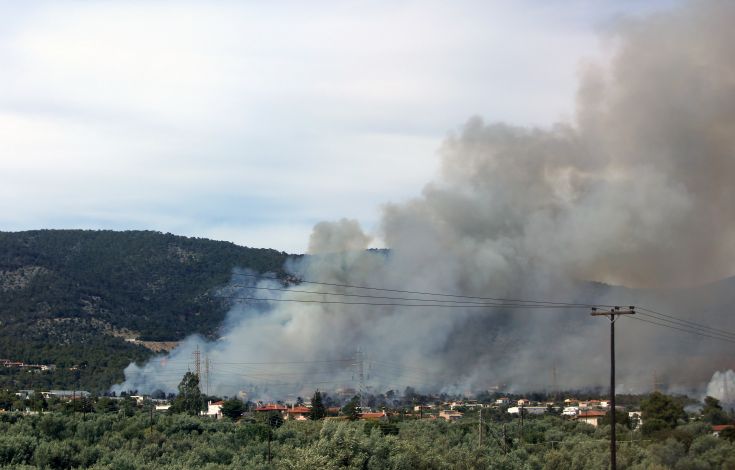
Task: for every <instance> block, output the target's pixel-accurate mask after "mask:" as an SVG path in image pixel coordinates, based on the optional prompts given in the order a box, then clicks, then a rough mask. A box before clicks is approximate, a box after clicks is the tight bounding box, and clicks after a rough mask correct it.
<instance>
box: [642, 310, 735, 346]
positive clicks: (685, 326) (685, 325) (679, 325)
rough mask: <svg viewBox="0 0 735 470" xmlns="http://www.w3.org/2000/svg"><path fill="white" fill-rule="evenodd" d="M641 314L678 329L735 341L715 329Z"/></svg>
mask: <svg viewBox="0 0 735 470" xmlns="http://www.w3.org/2000/svg"><path fill="white" fill-rule="evenodd" d="M639 313H640V315H645V316H646V317H649V318H653V319H655V320H658V321H663V322H666V323H670V324H672V325H675V326H677V327H680V328H683V329H686V330H691V331H693V332H694V331H696V332H699V333H703V334H708V335H716V336H722V337H724V338H727V339H730V340H733V341H735V336H732V335H729V334H727V333H720V332H719V331H718V330H715V329H714V328H713V329H712V330H707V329H704V328H701V327H697V326H689V325H687V324H686V323H682V322H680V321H677V320H670V319H668V318H666V317H661V316H658V315H652V314H649V313H645V312H639Z"/></svg>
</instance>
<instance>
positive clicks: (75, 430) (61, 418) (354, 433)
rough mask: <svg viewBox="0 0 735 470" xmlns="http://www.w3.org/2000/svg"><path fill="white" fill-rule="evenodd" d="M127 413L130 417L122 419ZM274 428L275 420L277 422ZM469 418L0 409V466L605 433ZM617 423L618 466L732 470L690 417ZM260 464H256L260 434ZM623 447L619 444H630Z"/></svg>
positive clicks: (553, 449)
mask: <svg viewBox="0 0 735 470" xmlns="http://www.w3.org/2000/svg"><path fill="white" fill-rule="evenodd" d="M128 415H130V416H128ZM278 424H281V423H278ZM478 430H479V428H478V421H477V417H476V416H475V415H472V414H468V415H467V416H466V417H465V418H463V419H462V420H460V421H459V422H456V423H448V422H445V421H444V420H428V419H424V420H415V419H414V420H405V421H401V420H395V421H393V422H390V423H377V422H365V421H347V420H339V419H326V420H320V421H298V422H296V421H287V422H285V423H282V425H280V426H275V427H273V428H269V426H268V425H267V423H266V422H265V421H258V420H255V421H246V420H241V421H239V422H233V421H232V420H229V419H224V420H214V419H211V418H205V417H198V416H189V415H186V414H164V415H155V416H153V418H152V419H151V416H150V415H149V414H148V413H147V412H145V411H134V412H132V414H131V413H126V412H123V410H122V405H121V409H120V410H109V411H105V410H102V409H98V410H97V412H96V413H87V414H81V413H72V412H67V413H62V412H56V413H45V414H39V415H35V416H33V415H21V414H16V413H3V414H0V465H2V466H9V467H11V468H18V469H20V468H30V467H32V466H33V467H35V466H38V467H41V468H53V469H66V468H99V469H103V468H104V469H131V470H132V469H144V468H158V469H191V468H203V469H208V470H215V469H235V468H237V469H267V468H276V469H315V468H320V469H336V468H354V469H407V470H408V469H484V468H499V469H515V468H527V469H564V470H567V469H580V470H581V469H603V468H606V466H607V465H608V441H607V439H608V434H609V428H608V427H602V428H600V429H595V428H593V427H591V426H588V425H585V424H578V423H575V422H573V421H569V420H565V419H562V418H559V417H554V416H545V417H541V418H529V419H527V420H526V421H525V423H524V428H523V439H521V435H520V428H519V427H518V426H517V423H508V424H503V423H487V422H485V423H484V427H483V440H482V442H480V440H479V439H478V437H479V436H478ZM623 431H624V428H622V427H621V429H620V436H619V439H620V440H621V442H620V450H619V452H618V463H619V466H620V468H628V469H641V470H642V469H648V468H658V469H667V468H672V469H699V468H733V466H735V445H734V444H733V443H732V442H730V441H729V440H727V439H723V438H716V437H713V436H712V435H711V433H710V430H709V426H708V425H706V424H704V423H691V424H685V425H681V426H679V427H678V428H677V434H676V435H672V436H668V437H666V438H663V439H660V440H641V437H642V436H641V435H640V434H639V433H638V432H633V431H628V430H625V431H624V432H623ZM269 434H270V437H271V439H272V442H271V444H270V448H271V455H272V466H269V465H268V462H267V459H268V438H269ZM631 440H632V441H633V442H630V441H631Z"/></svg>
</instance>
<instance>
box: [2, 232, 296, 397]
mask: <svg viewBox="0 0 735 470" xmlns="http://www.w3.org/2000/svg"><path fill="white" fill-rule="evenodd" d="M287 257H288V255H287V254H286V253H283V252H278V251H275V250H269V249H255V248H245V247H241V246H237V245H235V244H233V243H229V242H220V241H212V240H206V239H201V238H187V237H180V236H175V235H171V234H162V233H158V232H150V231H126V232H113V231H88V230H38V231H27V232H0V322H1V323H0V358H2V359H11V360H16V361H24V362H28V363H43V364H56V365H57V366H58V367H59V369H60V370H59V372H57V373H56V374H54V375H56V376H58V377H57V378H60V379H62V380H61V382H54V384H56V385H60V384H61V383H64V382H67V379H63V375H64V372H63V370H61V369H64V370H66V369H69V368H71V367H73V366H78V365H80V364H81V365H82V366H84V367H82V368H81V369H80V372H76V373H75V374H81V375H82V377H81V379H80V380H81V381H82V383H84V382H87V383H88V386H92V385H97V386H101V385H102V384H103V383H104V382H109V383H111V382H112V381H113V376H114V377H115V379H117V378H119V377H122V375H121V371H122V368H123V367H124V366H125V365H127V364H128V362H130V360H133V359H141V358H143V357H145V356H147V355H149V354H150V351H149V350H147V349H145V348H143V347H141V346H139V345H135V344H132V343H130V342H129V341H125V338H138V339H141V340H154V341H175V340H179V339H182V338H184V337H185V336H186V335H188V334H190V333H194V332H198V333H201V334H203V335H213V334H215V333H216V329H217V327H218V326H219V325H220V323H221V321H222V320H223V318H224V316H225V314H226V312H227V305H226V304H225V303H224V302H223V301H221V300H218V299H217V298H216V297H213V296H212V294H213V293H214V292H215V291H216V289H217V288H219V287H221V286H223V285H224V284H226V283H227V282H228V281H229V279H230V274H231V272H232V268H234V267H243V268H250V269H252V270H254V271H258V272H280V271H281V269H282V267H283V264H284V261H285V260H286V258H287ZM95 373H96V374H95ZM0 374H6V375H7V374H8V371H6V370H3V371H0ZM100 374H102V375H100ZM11 375H18V374H11ZM20 375H21V376H22V374H20ZM35 375H36V376H38V378H37V379H36V380H41V379H42V378H43V377H45V375H46V374H35ZM93 375H94V376H95V378H94V379H93V377H92V376H93ZM42 376H43V377H42ZM85 377H86V379H87V380H85ZM5 379H6V381H7V379H8V377H5ZM20 379H21V380H24V379H23V377H20ZM13 380H18V377H15V378H14V379H13ZM42 382H43V381H42ZM109 383H108V385H109ZM42 384H43V383H41V384H39V385H42ZM105 386H106V385H105Z"/></svg>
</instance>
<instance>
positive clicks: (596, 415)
mask: <svg viewBox="0 0 735 470" xmlns="http://www.w3.org/2000/svg"><path fill="white" fill-rule="evenodd" d="M606 414H607V413H605V412H604V411H598V410H590V411H582V410H580V412H579V414H578V415H577V416H576V417H575V418H574V419H576V420H577V421H581V422H583V423H587V424H591V425H592V426H594V427H597V426H599V425H600V421H601V420H602V418H603V417H604V416H605V415H606Z"/></svg>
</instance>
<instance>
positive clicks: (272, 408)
mask: <svg viewBox="0 0 735 470" xmlns="http://www.w3.org/2000/svg"><path fill="white" fill-rule="evenodd" d="M287 409H288V408H287V407H285V406H284V405H279V404H278V403H268V404H267V405H263V406H259V407H257V408H255V411H286V410H287Z"/></svg>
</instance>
